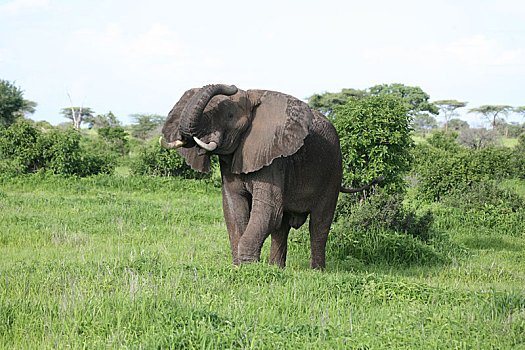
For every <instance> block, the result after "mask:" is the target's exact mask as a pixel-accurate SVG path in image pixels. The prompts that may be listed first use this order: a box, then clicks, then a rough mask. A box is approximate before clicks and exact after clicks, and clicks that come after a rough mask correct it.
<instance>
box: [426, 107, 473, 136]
mask: <svg viewBox="0 0 525 350" xmlns="http://www.w3.org/2000/svg"><path fill="white" fill-rule="evenodd" d="M467 103H468V102H460V101H457V100H439V101H435V102H434V104H435V105H436V106H437V107H438V108H439V111H440V112H443V118H444V119H445V133H447V132H448V122H449V121H450V119H451V118H452V117H457V116H458V112H457V111H456V110H457V109H458V108H461V107H465V106H466V105H467Z"/></svg>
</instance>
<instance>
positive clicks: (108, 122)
mask: <svg viewBox="0 0 525 350" xmlns="http://www.w3.org/2000/svg"><path fill="white" fill-rule="evenodd" d="M84 123H87V124H88V129H92V128H94V129H99V128H103V127H108V126H109V127H115V126H120V121H119V120H118V119H117V117H115V115H114V114H113V112H111V111H109V112H108V113H106V114H99V115H97V116H96V117H93V116H88V117H85V118H84Z"/></svg>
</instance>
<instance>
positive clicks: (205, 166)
mask: <svg viewBox="0 0 525 350" xmlns="http://www.w3.org/2000/svg"><path fill="white" fill-rule="evenodd" d="M200 90H201V89H199V88H195V89H190V90H188V91H186V92H185V93H184V95H182V97H181V98H180V100H179V101H178V102H177V103H176V104H175V106H174V107H173V108H172V109H171V111H170V112H169V114H168V118H166V122H165V123H164V126H163V127H162V134H163V135H164V138H166V140H167V141H168V142H172V141H175V140H180V139H181V135H180V132H179V125H180V117H181V115H182V111H183V110H184V108H185V107H186V105H187V104H188V103H189V101H190V100H191V98H192V97H193V95H195V94H196V93H197V92H199V91H200ZM198 151H199V149H198V148H197V147H195V146H194V147H190V148H178V149H177V152H179V154H180V155H181V156H182V157H183V158H184V160H185V161H186V164H188V165H189V166H190V167H191V168H192V169H193V170H196V171H200V172H202V173H209V172H210V164H211V162H210V157H209V155H207V154H202V153H200V152H198Z"/></svg>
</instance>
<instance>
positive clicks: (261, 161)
mask: <svg viewBox="0 0 525 350" xmlns="http://www.w3.org/2000/svg"><path fill="white" fill-rule="evenodd" d="M312 120H313V114H312V112H311V111H310V108H309V107H308V105H307V104H305V103H304V102H302V101H300V100H298V99H296V98H294V97H292V96H289V95H286V94H282V93H278V92H273V91H265V90H248V91H243V90H239V89H237V88H236V87H235V86H233V85H231V86H229V85H222V84H218V85H207V86H204V87H203V88H200V89H198V88H197V89H190V90H188V91H186V92H185V93H184V95H183V96H182V97H181V98H180V100H179V101H178V102H177V104H176V105H175V106H174V107H173V109H172V110H171V112H170V113H169V115H168V118H167V119H166V122H165V124H164V126H163V128H162V133H163V135H164V138H165V139H163V138H162V137H161V139H160V142H161V145H162V146H163V147H165V148H170V149H174V148H178V150H179V152H180V153H181V154H182V156H183V157H184V158H185V159H186V162H187V163H188V165H190V166H191V167H192V169H194V170H197V171H201V172H209V171H210V154H218V155H219V156H225V155H231V157H232V158H231V169H230V170H231V171H232V172H233V173H235V174H240V173H250V172H254V171H257V170H259V169H261V168H262V167H264V166H266V165H269V164H271V162H272V161H273V160H274V159H276V158H278V157H286V156H289V155H292V154H294V153H295V152H297V150H298V149H299V148H301V147H302V145H303V144H304V139H305V137H306V136H307V135H308V132H309V128H310V126H311V124H312Z"/></svg>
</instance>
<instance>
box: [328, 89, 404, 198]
mask: <svg viewBox="0 0 525 350" xmlns="http://www.w3.org/2000/svg"><path fill="white" fill-rule="evenodd" d="M334 125H335V127H336V129H337V132H338V133H339V138H340V142H341V151H342V154H343V174H344V175H343V182H344V184H345V186H349V187H359V186H361V185H362V184H365V183H370V182H371V181H372V180H373V179H375V178H377V177H379V176H381V175H383V176H385V180H384V182H383V183H381V185H380V186H382V187H384V188H385V189H387V191H389V192H390V193H394V192H397V191H400V190H402V189H404V187H405V182H404V180H403V175H404V173H405V172H407V171H408V170H409V168H410V159H411V154H410V149H411V148H412V146H413V141H412V138H411V135H410V131H411V129H410V117H409V116H408V114H407V108H406V107H405V106H404V105H403V102H402V101H401V100H400V99H398V98H395V97H393V96H372V97H367V98H363V99H359V100H357V99H354V100H351V101H349V102H348V103H347V104H346V105H345V106H342V107H339V108H337V109H336V113H335V120H334Z"/></svg>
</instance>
